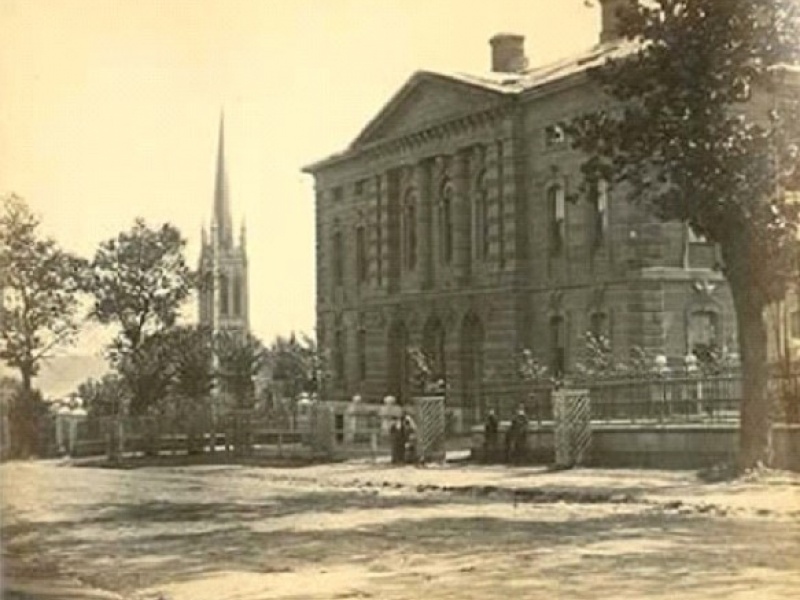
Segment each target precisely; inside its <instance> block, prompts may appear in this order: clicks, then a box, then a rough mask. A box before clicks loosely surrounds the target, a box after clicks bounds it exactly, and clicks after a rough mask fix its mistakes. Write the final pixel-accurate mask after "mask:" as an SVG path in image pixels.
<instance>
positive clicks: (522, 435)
mask: <svg viewBox="0 0 800 600" xmlns="http://www.w3.org/2000/svg"><path fill="white" fill-rule="evenodd" d="M512 426H513V427H514V431H515V435H514V441H513V445H514V447H513V450H512V454H513V459H514V462H515V463H521V462H523V461H524V460H525V458H526V456H527V454H528V416H527V415H526V414H525V408H524V407H522V406H520V407H519V410H517V414H516V415H514V420H513V422H512Z"/></svg>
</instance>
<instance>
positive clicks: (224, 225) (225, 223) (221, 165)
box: [214, 110, 233, 248]
mask: <svg viewBox="0 0 800 600" xmlns="http://www.w3.org/2000/svg"><path fill="white" fill-rule="evenodd" d="M214 221H216V224H217V235H219V241H220V245H221V246H223V247H225V248H228V247H230V245H231V239H232V237H233V236H232V223H231V206H230V201H229V199H228V174H227V172H226V170H225V113H224V112H223V111H222V110H220V114H219V138H218V141H217V172H216V180H215V182H214Z"/></svg>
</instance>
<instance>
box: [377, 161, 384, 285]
mask: <svg viewBox="0 0 800 600" xmlns="http://www.w3.org/2000/svg"><path fill="white" fill-rule="evenodd" d="M382 194H383V189H382V188H381V178H380V175H379V176H378V177H376V178H375V278H376V279H377V281H378V285H379V286H380V285H382V284H383V196H382Z"/></svg>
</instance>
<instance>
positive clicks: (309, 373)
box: [267, 333, 320, 398]
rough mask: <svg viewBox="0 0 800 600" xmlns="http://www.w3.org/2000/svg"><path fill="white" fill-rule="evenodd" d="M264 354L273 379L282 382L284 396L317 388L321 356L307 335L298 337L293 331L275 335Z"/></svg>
mask: <svg viewBox="0 0 800 600" xmlns="http://www.w3.org/2000/svg"><path fill="white" fill-rule="evenodd" d="M267 355H268V364H269V365H270V367H271V370H272V379H273V380H274V381H276V382H280V383H281V386H282V389H283V393H284V394H285V395H286V396H288V397H290V398H297V396H298V395H299V394H301V393H302V392H306V393H314V392H318V391H319V389H318V387H319V386H318V382H317V379H318V377H320V359H319V356H318V349H317V345H316V343H315V342H314V340H313V339H312V338H310V337H308V336H307V335H301V336H300V337H299V338H298V337H297V336H296V335H295V334H294V333H292V334H290V335H289V337H288V338H286V337H282V336H278V337H277V338H275V341H273V342H272V344H271V345H270V347H269V350H268V353H267Z"/></svg>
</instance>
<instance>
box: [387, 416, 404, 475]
mask: <svg viewBox="0 0 800 600" xmlns="http://www.w3.org/2000/svg"><path fill="white" fill-rule="evenodd" d="M389 440H390V442H391V445H392V464H395V465H396V464H399V463H401V462H403V454H404V452H405V445H406V441H405V436H404V435H403V426H402V423H401V422H400V419H394V420H393V421H392V425H391V426H390V427H389Z"/></svg>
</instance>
